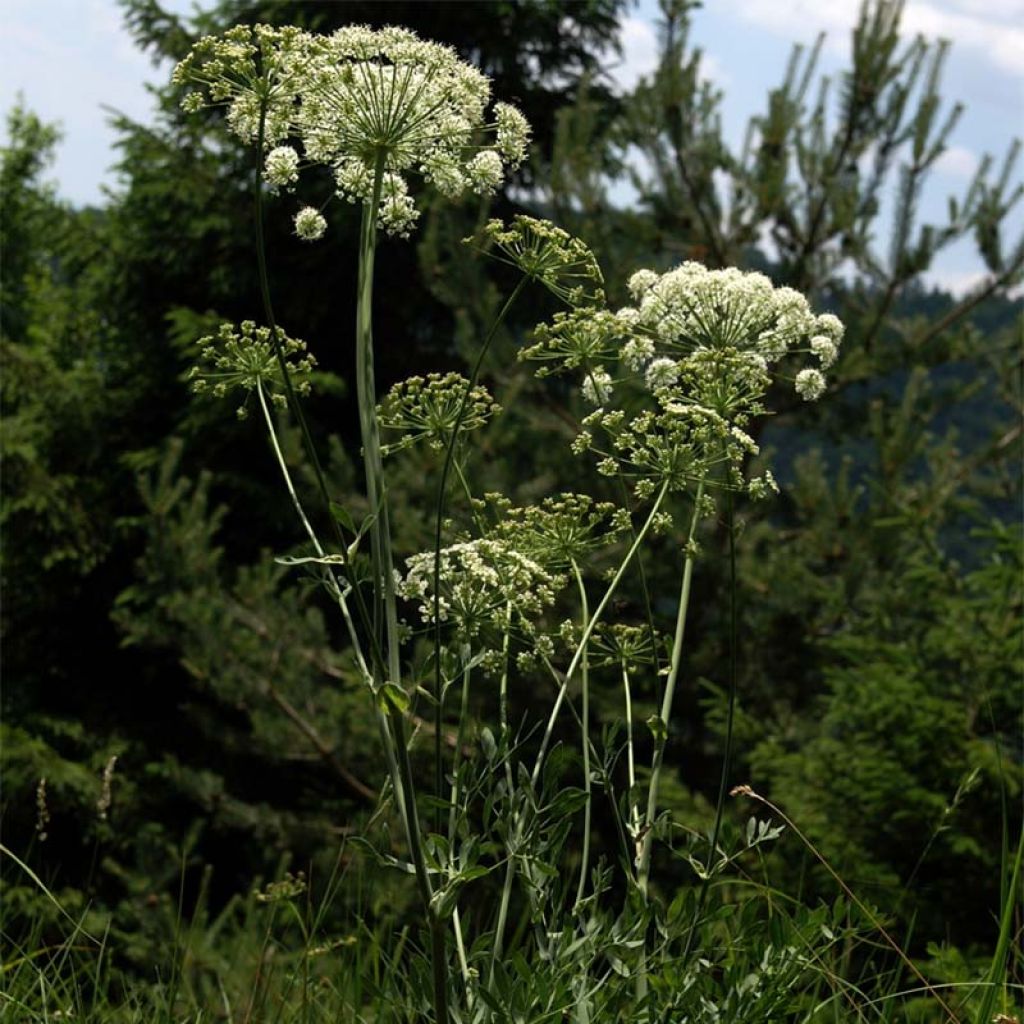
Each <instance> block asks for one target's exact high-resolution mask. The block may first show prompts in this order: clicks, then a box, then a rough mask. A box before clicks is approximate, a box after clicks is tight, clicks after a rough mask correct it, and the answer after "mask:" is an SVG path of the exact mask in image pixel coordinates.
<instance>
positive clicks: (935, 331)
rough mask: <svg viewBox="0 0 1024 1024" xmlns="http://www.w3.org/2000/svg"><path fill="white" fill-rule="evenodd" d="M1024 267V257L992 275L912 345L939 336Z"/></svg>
mask: <svg viewBox="0 0 1024 1024" xmlns="http://www.w3.org/2000/svg"><path fill="white" fill-rule="evenodd" d="M1022 266H1024V256H1021V257H1020V258H1019V259H1017V260H1016V261H1015V262H1014V263H1013V265H1012V266H1010V267H1007V268H1006V270H1004V271H1003V272H1002V273H1001V274H994V275H993V276H992V277H991V278H989V280H988V281H986V282H985V284H984V285H983V286H982V287H980V288H979V289H978V290H977V291H975V292H973V293H972V294H970V295H968V296H966V297H965V298H964V299H963V301H962V302H960V303H958V304H957V305H955V306H954V307H953V308H952V309H951V310H950V311H949V312H948V313H947V314H946V315H945V316H944V317H942V319H941V320H939V321H938V322H937V323H935V324H933V325H932V326H931V327H929V328H928V330H926V331H923V332H922V333H921V334H919V335H918V336H917V337H916V338H915V339H914V341H913V344H914V345H926V344H927V343H928V342H929V341H931V340H932V339H933V338H934V337H936V335H939V334H941V333H942V332H943V331H944V330H946V328H947V327H951V326H952V325H953V324H955V323H956V322H957V321H958V320H960V319H962V318H963V317H965V316H966V315H967V314H968V313H970V311H971V310H972V309H974V307H975V306H978V305H980V304H981V303H982V302H984V301H985V300H986V299H987V298H989V297H990V296H992V295H993V294H995V293H996V292H997V291H998V290H999V289H1000V288H1002V287H1003V285H1005V284H1007V283H1008V282H1009V280H1010V278H1011V277H1013V275H1014V274H1016V273H1017V271H1018V270H1020V268H1021V267H1022Z"/></svg>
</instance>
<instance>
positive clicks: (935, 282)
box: [921, 270, 990, 299]
mask: <svg viewBox="0 0 1024 1024" xmlns="http://www.w3.org/2000/svg"><path fill="white" fill-rule="evenodd" d="M921 276H922V280H923V282H924V284H925V285H926V286H927V287H930V288H941V289H942V290H943V291H947V292H949V293H950V294H951V295H953V296H955V297H956V298H958V299H960V298H963V297H964V296H965V295H968V294H970V293H971V292H972V291H974V289H975V288H977V287H978V285H980V284H981V283H982V282H983V281H987V280H989V277H990V275H989V274H987V273H985V271H983V270H928V271H926V272H925V273H924V274H922V275H921Z"/></svg>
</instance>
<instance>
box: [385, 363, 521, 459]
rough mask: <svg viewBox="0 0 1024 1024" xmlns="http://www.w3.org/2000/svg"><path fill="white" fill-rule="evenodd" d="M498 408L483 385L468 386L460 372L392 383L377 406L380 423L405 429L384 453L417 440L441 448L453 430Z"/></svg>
mask: <svg viewBox="0 0 1024 1024" xmlns="http://www.w3.org/2000/svg"><path fill="white" fill-rule="evenodd" d="M500 411H501V406H499V405H498V404H497V402H495V401H494V400H493V399H492V398H491V396H490V394H489V393H488V391H487V389H486V388H485V387H483V386H481V385H476V386H474V387H470V383H469V381H468V380H466V378H465V377H463V376H462V375H461V374H458V373H446V374H440V373H431V374H428V375H427V376H426V377H425V378H424V377H410V378H409V379H408V380H404V381H401V382H399V383H398V384H395V385H394V387H392V388H391V390H390V391H389V392H388V394H387V396H386V397H385V399H384V401H383V402H382V403H381V404H380V406H379V408H378V415H379V416H380V423H381V426H383V427H387V428H390V429H391V430H402V431H404V432H405V433H404V435H403V436H402V438H401V440H399V441H397V442H395V443H394V444H391V445H388V446H387V448H386V449H385V454H387V453H390V452H395V451H400V450H401V449H403V448H408V447H409V446H410V445H413V444H416V443H417V442H418V441H426V442H427V444H428V445H430V447H431V448H435V449H438V450H441V449H444V448H446V447H447V446H448V443H449V441H450V440H451V437H452V435H453V434H454V433H455V432H456V429H457V430H458V432H459V433H460V434H461V433H465V432H468V431H470V430H476V429H477V428H478V427H482V426H483V425H484V424H485V423H486V422H487V421H488V420H489V419H490V418H491V416H493V415H495V414H496V413H498V412H500Z"/></svg>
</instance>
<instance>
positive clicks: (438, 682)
mask: <svg viewBox="0 0 1024 1024" xmlns="http://www.w3.org/2000/svg"><path fill="white" fill-rule="evenodd" d="M528 281H529V278H528V277H523V278H520V280H519V282H518V283H517V284H516V286H515V288H514V289H513V291H512V294H511V295H510V296H509V297H508V298H507V299H506V300H505V304H504V305H503V306H502V307H501V311H500V312H499V313H498V316H497V318H496V319H495V321H494V323H493V324H491V327H490V330H489V331H488V332H487V336H486V337H485V338H484V342H483V344H482V345H481V346H480V351H479V352H478V353H477V357H476V362H475V363H474V364H473V369H472V371H471V372H470V375H469V381H468V382H467V384H466V390H465V392H463V395H462V401H461V402H460V403H459V410H458V413H457V415H456V417H455V426H454V427H453V429H452V436H451V437H450V438H449V439H448V446H447V448H446V449H445V453H444V465H443V466H442V467H441V480H440V482H439V483H438V485H437V507H436V512H435V515H434V581H435V584H434V608H433V615H434V698H435V700H434V795H435V796H436V797H437V798H438V800H439V801H440V800H441V799H442V798H443V796H444V762H443V757H442V752H441V734H442V731H443V725H444V685H443V680H442V678H441V675H442V673H441V587H440V577H441V533H442V527H443V525H444V509H445V496H446V492H447V489H448V476H449V474H450V473H451V469H452V463H453V461H454V458H455V444H456V442H457V440H458V437H459V430H460V428H461V427H462V421H463V420H464V419H465V417H466V411H467V410H468V408H469V399H470V396H471V395H472V393H473V388H475V387H476V384H477V381H478V380H479V379H480V370H481V369H482V367H483V365H484V359H485V357H486V356H487V353H488V351H489V350H490V347H491V343H492V342H493V341H494V338H495V336H496V335H497V333H498V329H499V328H500V327H501V325H502V324H503V323H504V322H505V317H506V316H508V313H509V310H511V308H512V307H513V305H515V302H516V300H517V299H518V298H519V296H520V294H521V293H522V291H523V289H524V288H525V287H526V284H527V282H528ZM436 813H437V815H438V818H437V821H438V830H439V831H440V814H441V808H440V804H438V809H437V812H436Z"/></svg>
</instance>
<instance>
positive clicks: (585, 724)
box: [572, 562, 593, 906]
mask: <svg viewBox="0 0 1024 1024" xmlns="http://www.w3.org/2000/svg"><path fill="white" fill-rule="evenodd" d="M572 572H573V576H575V578H576V587H577V589H578V590H579V595H580V617H581V618H582V620H583V622H584V624H585V623H587V622H589V621H590V613H589V610H588V606H587V588H586V586H585V585H584V583H583V576H582V574H581V573H580V567H579V566H578V565H577V564H576V563H575V562H573V565H572ZM588 647H589V645H588V643H584V644H582V650H583V656H582V658H581V659H580V681H581V683H582V687H583V692H582V709H581V710H582V716H583V717H582V721H581V723H580V732H581V734H582V737H583V791H584V793H585V794H586V803H585V804H584V805H583V852H582V854H581V857H580V880H579V885H578V886H577V888H576V905H577V906H579V904H580V903H582V902H583V893H584V891H585V890H586V885H587V871H588V869H589V867H590V825H591V815H592V813H593V807H592V804H593V793H592V792H591V784H590V658H589V657H588V653H589V650H588Z"/></svg>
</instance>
